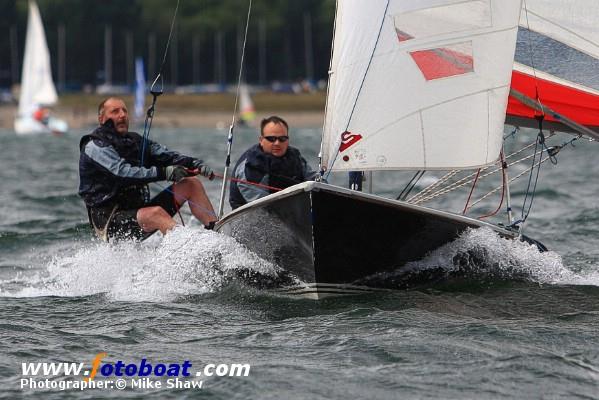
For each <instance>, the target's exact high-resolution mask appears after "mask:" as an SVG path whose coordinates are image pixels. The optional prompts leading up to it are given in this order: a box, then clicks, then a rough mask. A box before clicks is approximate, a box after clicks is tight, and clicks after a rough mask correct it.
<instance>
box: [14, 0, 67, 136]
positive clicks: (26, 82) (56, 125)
mask: <svg viewBox="0 0 599 400" xmlns="http://www.w3.org/2000/svg"><path fill="white" fill-rule="evenodd" d="M57 101H58V96H57V94H56V88H55V87H54V82H53V81H52V70H51V68H50V53H49V51H48V44H47V43H46V35H45V34H44V26H43V25H42V19H41V17H40V12H39V9H38V7H37V4H36V3H35V1H30V2H29V17H28V20H27V37H26V39H25V56H24V57H23V72H22V75H21V94H20V97H19V110H18V114H17V117H16V118H15V131H16V132H17V134H21V135H26V134H36V133H65V132H66V131H67V130H68V125H67V123H66V122H65V121H63V120H61V119H58V118H54V117H52V116H50V114H49V109H48V106H51V105H53V104H56V102H57Z"/></svg>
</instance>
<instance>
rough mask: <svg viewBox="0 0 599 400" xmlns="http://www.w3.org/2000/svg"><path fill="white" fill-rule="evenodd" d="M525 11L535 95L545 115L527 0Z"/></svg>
mask: <svg viewBox="0 0 599 400" xmlns="http://www.w3.org/2000/svg"><path fill="white" fill-rule="evenodd" d="M524 13H525V16H526V29H527V31H526V36H527V38H528V47H529V52H530V66H531V68H532V73H533V76H534V78H535V79H534V82H535V96H536V99H535V100H536V101H537V103H539V107H540V109H541V113H542V115H543V116H544V115H545V111H544V107H543V103H541V97H540V96H539V85H538V78H537V68H536V67H535V60H534V58H535V55H534V54H535V52H534V47H533V45H532V41H531V40H530V32H531V30H530V22H529V21H528V5H527V4H526V0H524Z"/></svg>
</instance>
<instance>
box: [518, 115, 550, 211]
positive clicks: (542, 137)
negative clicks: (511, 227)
mask: <svg viewBox="0 0 599 400" xmlns="http://www.w3.org/2000/svg"><path fill="white" fill-rule="evenodd" d="M542 124H543V122H542V120H539V125H540V128H541V129H540V131H539V134H538V135H537V146H535V152H534V153H533V155H534V157H533V158H532V167H531V168H530V175H529V176H528V185H527V186H526V195H525V196H524V201H523V202H522V213H521V220H522V223H524V222H526V219H527V218H528V215H529V214H530V210H531V209H532V204H533V202H534V199H535V194H536V191H537V183H538V181H539V173H540V172H541V164H540V163H539V165H538V166H537V174H536V176H535V182H534V186H533V189H532V194H530V193H531V192H530V185H531V183H532V176H533V174H534V166H535V162H536V153H537V148H538V146H539V145H541V152H542V151H543V148H544V147H546V146H545V135H543V126H542ZM548 158H549V159H552V156H551V155H550V156H549V157H548ZM529 195H530V203H529V204H528V210H526V212H525V211H524V210H525V209H526V201H527V200H528V196H529Z"/></svg>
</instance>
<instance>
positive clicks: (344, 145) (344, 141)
mask: <svg viewBox="0 0 599 400" xmlns="http://www.w3.org/2000/svg"><path fill="white" fill-rule="evenodd" d="M361 139H362V135H360V134H357V133H351V132H349V131H345V132H343V133H342V134H341V145H340V146H339V152H340V153H343V152H344V151H345V150H347V149H349V148H350V147H351V146H353V145H354V144H356V143H358V142H359V141H360V140H361Z"/></svg>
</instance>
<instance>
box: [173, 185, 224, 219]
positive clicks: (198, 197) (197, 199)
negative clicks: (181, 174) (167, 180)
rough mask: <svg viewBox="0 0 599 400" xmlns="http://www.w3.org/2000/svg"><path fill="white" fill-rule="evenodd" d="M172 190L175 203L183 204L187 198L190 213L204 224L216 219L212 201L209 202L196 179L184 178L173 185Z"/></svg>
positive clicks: (202, 186) (202, 187)
mask: <svg viewBox="0 0 599 400" xmlns="http://www.w3.org/2000/svg"><path fill="white" fill-rule="evenodd" d="M173 191H174V192H175V200H176V201H177V204H183V203H185V201H187V200H189V208H190V209H191V213H192V214H193V215H194V216H195V217H196V218H197V219H199V220H200V221H202V223H203V224H204V225H208V224H209V223H210V222H213V221H216V220H217V219H216V213H215V212H214V208H212V203H210V199H208V195H206V191H205V190H204V185H202V182H200V181H199V180H198V179H196V178H185V179H183V180H181V181H180V182H179V183H175V184H174V185H173Z"/></svg>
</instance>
